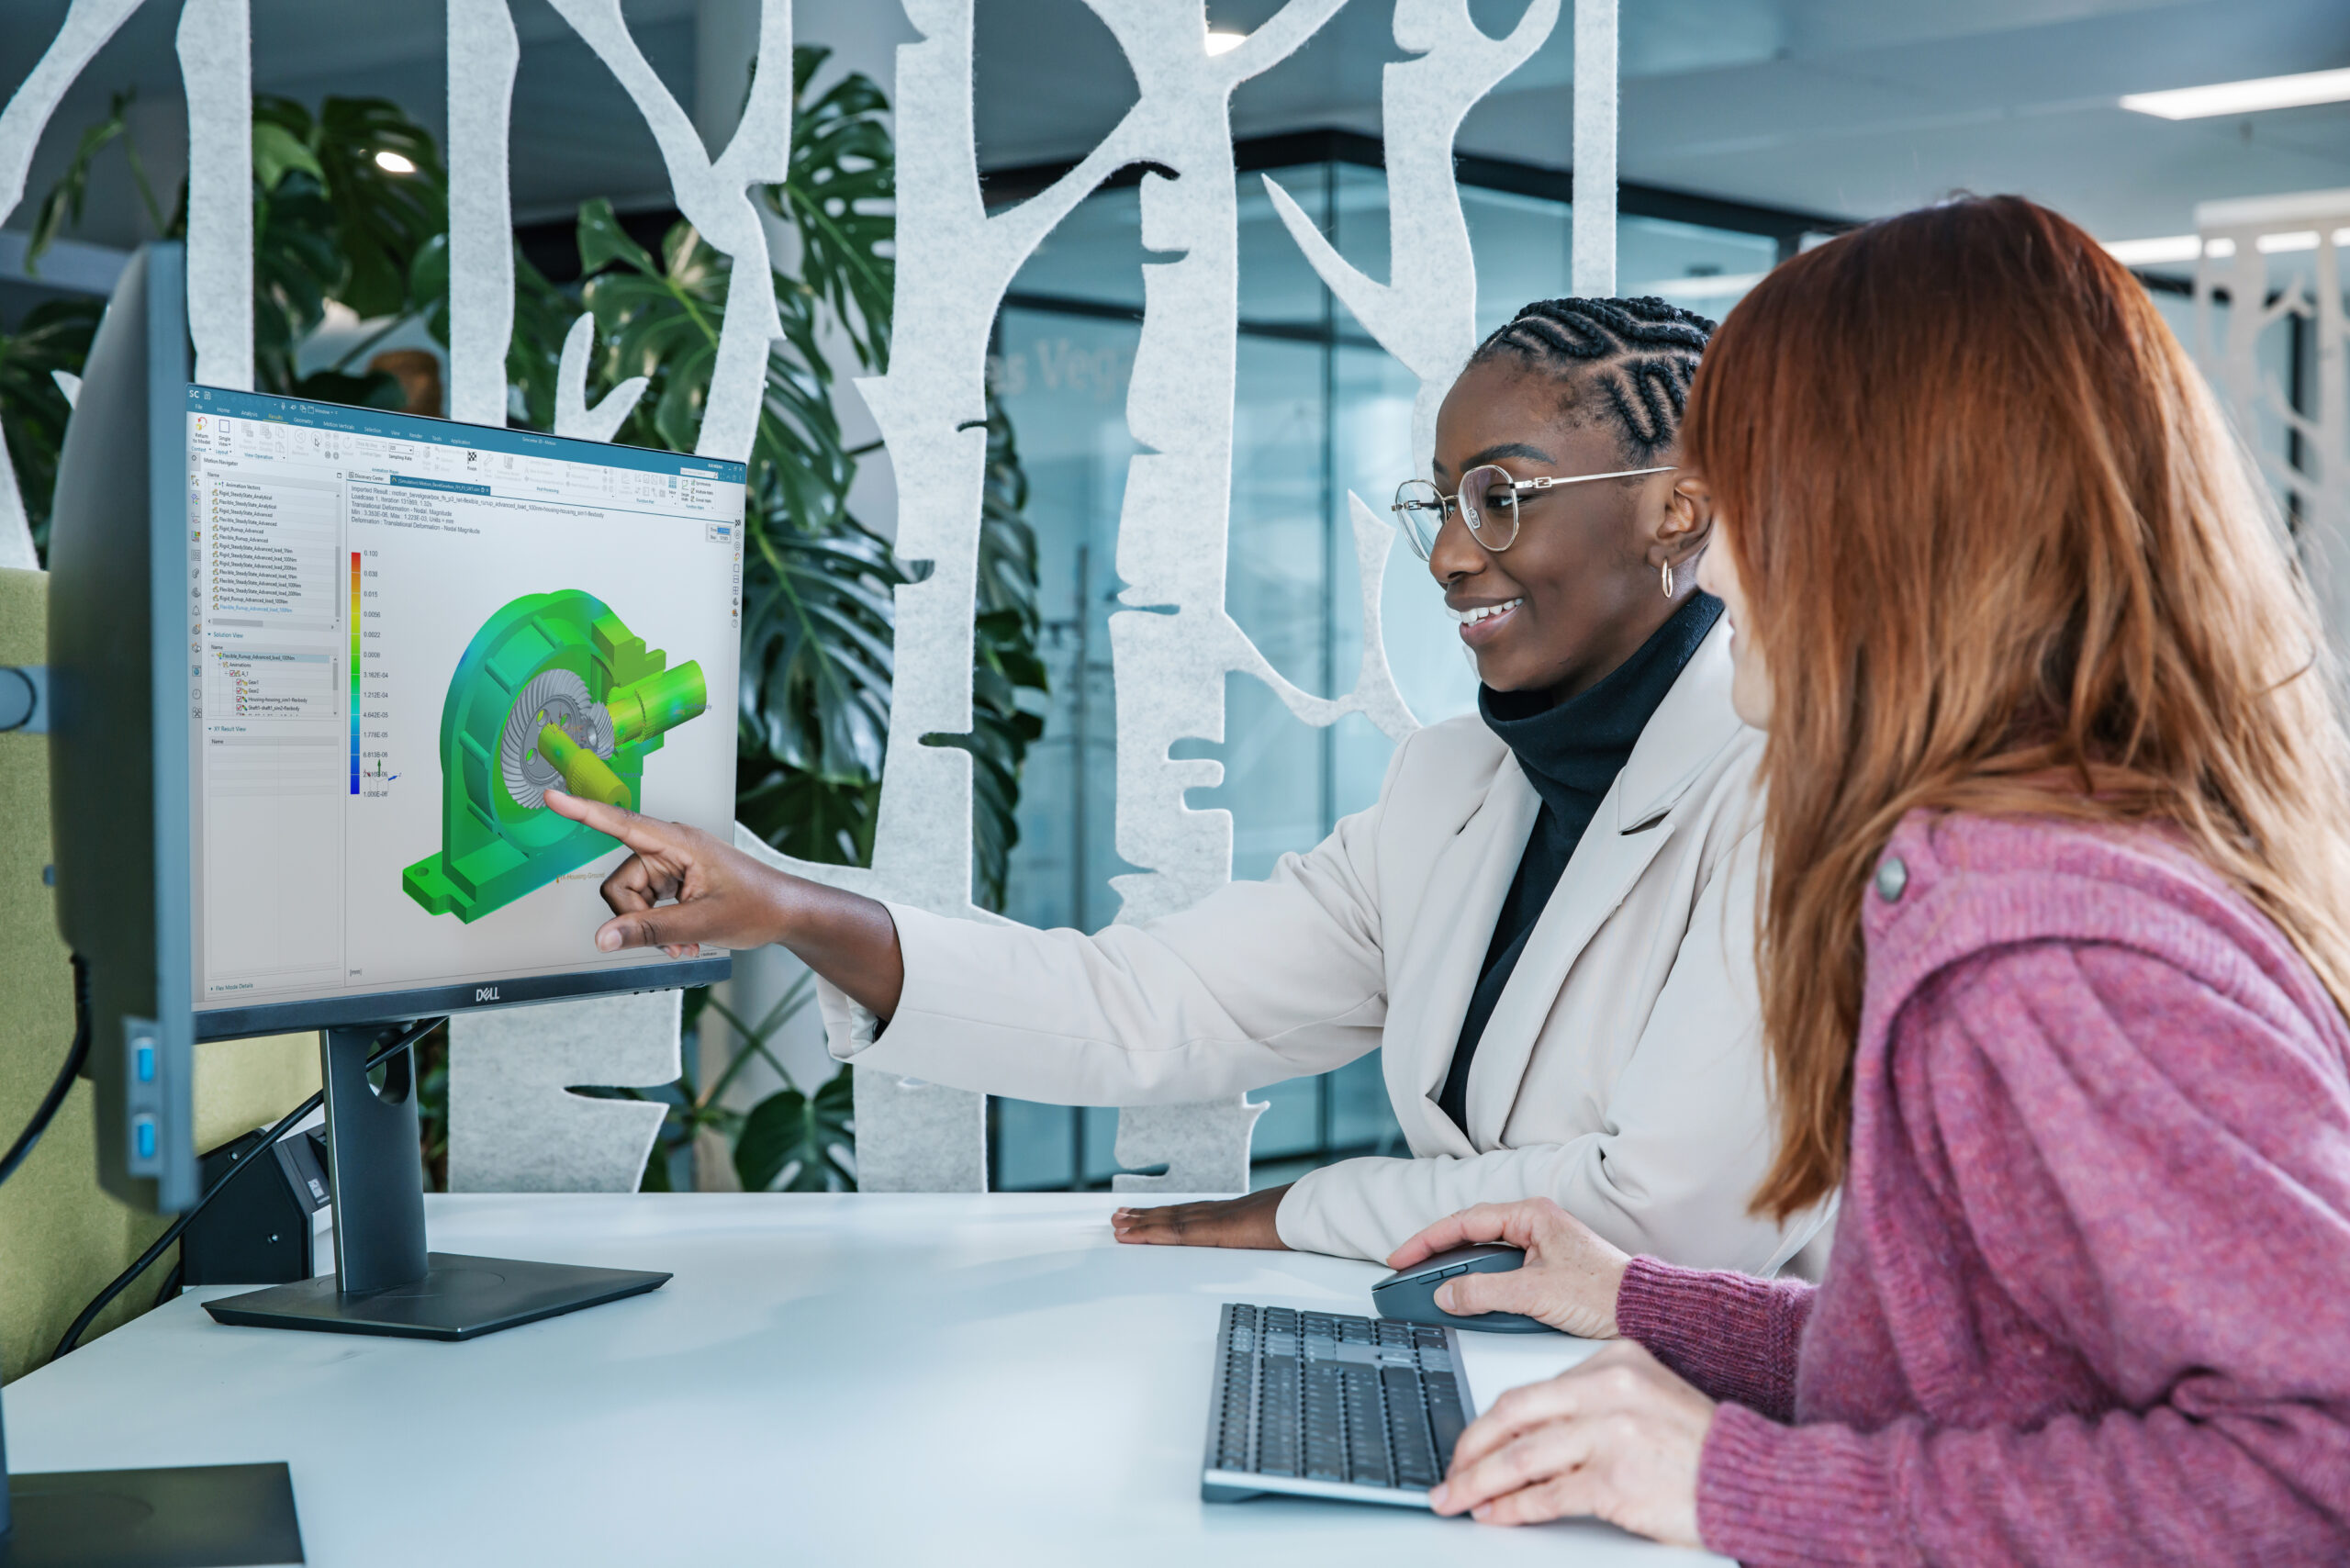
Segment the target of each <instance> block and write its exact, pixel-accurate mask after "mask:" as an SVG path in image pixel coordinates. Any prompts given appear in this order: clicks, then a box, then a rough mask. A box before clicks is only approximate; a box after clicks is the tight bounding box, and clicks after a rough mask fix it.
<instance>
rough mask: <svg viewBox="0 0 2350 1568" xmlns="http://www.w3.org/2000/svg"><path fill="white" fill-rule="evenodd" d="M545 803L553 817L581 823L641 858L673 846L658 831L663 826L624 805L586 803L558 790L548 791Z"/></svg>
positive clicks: (577, 797)
mask: <svg viewBox="0 0 2350 1568" xmlns="http://www.w3.org/2000/svg"><path fill="white" fill-rule="evenodd" d="M546 802H547V806H548V808H549V809H550V810H552V811H554V812H555V814H556V815H558V816H565V817H569V818H570V819H571V820H572V821H573V822H576V823H586V824H587V825H588V826H589V827H592V828H594V829H595V830H596V831H597V832H598V833H600V834H609V835H610V836H611V837H613V838H617V839H619V840H620V841H621V843H622V844H625V845H627V846H629V847H630V848H631V849H633V850H635V851H636V852H637V853H638V854H640V855H651V854H657V853H659V852H661V851H663V850H666V849H671V848H674V847H676V846H674V845H672V844H671V843H670V842H669V835H668V834H666V833H664V832H662V831H661V830H662V828H663V827H665V826H666V823H660V822H657V821H655V819H654V818H651V817H647V816H641V815H639V814H638V813H637V812H632V811H630V810H629V809H628V808H627V807H625V806H609V805H606V804H605V803H604V802H603V801H590V800H587V799H585V798H583V797H581V796H578V795H571V794H566V793H565V792H564V791H563V790H548V791H547V792H546Z"/></svg>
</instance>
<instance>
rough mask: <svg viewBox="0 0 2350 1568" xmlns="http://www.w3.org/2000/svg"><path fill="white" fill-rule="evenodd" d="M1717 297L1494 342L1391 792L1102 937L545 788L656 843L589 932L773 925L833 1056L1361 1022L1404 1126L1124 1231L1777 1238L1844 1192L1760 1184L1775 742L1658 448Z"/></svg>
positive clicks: (991, 1080) (1120, 1223) (1145, 1067)
mask: <svg viewBox="0 0 2350 1568" xmlns="http://www.w3.org/2000/svg"><path fill="white" fill-rule="evenodd" d="M1712 326H1713V324H1712V323H1711V322H1709V321H1707V320H1706V319H1704V318H1702V317H1698V316H1695V315H1692V314H1690V313H1689V312H1687V311H1685V310H1680V309H1676V308H1673V307H1672V306H1670V305H1667V304H1665V303H1663V302H1662V301H1661V300H1656V299H1552V300H1544V301H1542V302H1540V303H1538V304H1534V305H1529V306H1527V308H1525V309H1524V310H1521V311H1520V312H1518V314H1517V316H1516V318H1515V319H1513V320H1511V321H1510V322H1509V323H1508V325H1506V326H1505V327H1503V328H1502V329H1501V330H1499V331H1497V332H1495V333H1494V335H1493V336H1492V337H1491V338H1490V339H1488V340H1487V341H1486V342H1484V343H1483V345H1482V346H1481V347H1480V348H1479V349H1478V350H1477V352H1476V354H1475V355H1474V356H1473V357H1472V360H1471V361H1470V364H1469V365H1468V367H1467V368H1466V369H1465V370H1464V371H1463V372H1462V373H1461V375H1460V379H1459V381H1458V383H1457V384H1456V385H1455V386H1453V388H1452V389H1451V391H1450V393H1449V395H1448V396H1447V398H1445V401H1444V406H1443V408H1442V409H1441V411H1440V413H1439V415H1438V422H1437V441H1436V454H1435V459H1436V461H1435V472H1434V473H1433V474H1432V475H1430V476H1426V477H1422V478H1416V479H1413V480H1410V481H1407V482H1406V483H1405V484H1404V485H1403V486H1402V487H1401V488H1400V490H1399V492H1398V494H1397V496H1396V500H1395V516H1396V520H1397V521H1398V524H1399V526H1400V527H1401V529H1402V531H1403V532H1404V536H1405V538H1406V540H1407V541H1408V542H1409V543H1411V545H1412V547H1413V549H1414V550H1415V552H1416V554H1418V555H1419V556H1420V557H1421V558H1422V559H1423V560H1424V561H1426V562H1427V567H1428V570H1429V573H1430V574H1431V575H1432V576H1433V577H1434V578H1435V579H1436V583H1437V585H1438V588H1441V589H1442V590H1443V593H1444V596H1445V602H1446V605H1447V607H1448V608H1449V610H1450V611H1451V613H1452V615H1453V617H1454V618H1455V620H1457V621H1458V622H1460V639H1461V642H1462V644H1463V645H1464V646H1465V647H1466V649H1467V650H1468V652H1469V654H1470V655H1472V657H1473V659H1474V660H1475V663H1476V666H1477V670H1478V674H1479V676H1480V678H1481V679H1482V682H1483V689H1482V690H1481V692H1480V696H1479V708H1480V711H1479V712H1478V713H1477V714H1475V715H1472V716H1468V717H1464V718H1460V719H1456V720H1453V721H1450V722H1446V723H1441V724H1437V725H1434V726H1431V727H1429V728H1427V729H1424V730H1421V731H1419V732H1418V733H1417V734H1414V735H1412V736H1410V737H1409V738H1408V739H1406V740H1405V741H1404V742H1403V744H1402V745H1399V746H1398V747H1397V748H1396V752H1395V756H1394V759H1393V762H1392V763H1391V764H1390V765H1389V768H1388V773H1387V778H1386V782H1385V784H1384V785H1383V786H1382V790H1381V792H1380V798H1379V801H1378V802H1377V803H1376V804H1374V805H1373V806H1371V809H1369V810H1368V811H1365V812H1360V813H1359V814H1357V815H1355V816H1352V817H1349V818H1348V819H1347V820H1345V821H1344V822H1342V823H1339V824H1338V826H1337V830H1336V831H1335V832H1334V833H1332V834H1331V835H1330V836H1329V837H1328V838H1327V839H1326V840H1325V841H1324V842H1323V843H1322V844H1321V845H1320V846H1317V847H1316V848H1315V849H1313V850H1312V851H1310V852H1308V853H1306V854H1304V855H1292V856H1288V857H1284V858H1283V859H1282V861H1281V865H1280V866H1279V867H1278V868H1276V870H1275V871H1274V873H1273V875H1272V876H1271V877H1270V879H1267V880H1265V881H1262V882H1235V883H1232V884H1230V885H1228V886H1226V887H1225V888H1222V889H1220V890H1217V891H1216V892H1214V893H1213V894H1211V895H1210V896H1209V897H1207V898H1206V899H1203V901H1201V902H1199V903H1198V904H1196V905H1194V906H1193V907H1192V908H1191V909H1188V910H1185V911H1183V912H1182V913H1179V914H1174V915H1170V916H1168V917H1166V918H1164V919H1160V920H1157V921H1153V922H1150V923H1149V924H1142V925H1113V926H1112V927H1110V928H1109V929H1107V930H1104V931H1102V932H1099V933H1096V934H1094V935H1083V934H1080V933H1078V932H1074V931H1053V932H1039V931H1033V930H1029V929H1026V928H1024V927H1020V926H986V925H979V924H971V923H968V922H962V921H949V920H942V919H939V918H937V917H935V916H933V915H930V914H926V913H923V912H921V911H919V910H913V909H906V908H901V907H898V906H895V905H890V906H884V905H882V904H879V903H876V902H872V901H870V900H867V899H862V898H858V897H856V895H854V894H849V893H843V892H838V891H834V890H830V889H826V888H822V887H817V886H815V885H813V884H811V883H807V882H803V881H800V880H799V879H794V878H791V877H789V876H786V875H783V874H781V873H779V872H776V871H773V870H770V869H768V868H765V867H762V866H760V865H758V864H757V863H755V862H754V861H751V860H749V859H747V858H746V857H742V856H740V855H737V854H736V853H735V852H734V851H733V850H732V849H731V848H728V847H727V846H722V845H720V844H718V843H716V842H714V841H712V840H711V839H709V838H706V837H704V836H703V835H701V834H695V833H693V832H692V831H691V830H689V829H686V828H680V827H673V826H670V825H668V824H665V823H648V822H645V821H643V819H639V818H632V817H630V816H628V815H627V814H626V813H623V812H615V811H613V810H612V809H611V808H609V807H602V806H597V805H593V804H591V803H588V802H586V801H569V800H558V798H557V797H555V796H554V795H550V796H549V800H550V801H554V802H556V806H557V809H558V810H561V811H564V812H567V813H569V814H572V815H576V816H578V817H580V818H581V819H582V820H584V821H587V822H589V823H592V824H594V825H595V826H597V827H599V828H601V829H603V830H604V831H606V832H608V833H610V834H614V835H615V836H617V837H619V838H621V840H623V841H624V842H626V843H627V844H628V845H629V846H631V847H632V848H633V849H635V850H636V851H637V855H636V857H634V858H633V859H632V860H630V861H628V862H627V863H626V864H624V865H623V866H622V867H621V869H620V870H619V871H617V872H615V873H614V874H613V876H612V879H610V881H609V882H608V883H607V884H606V887H605V896H606V898H607V900H608V901H609V902H610V904H611V906H612V908H613V910H614V912H615V918H614V919H613V920H611V921H610V923H609V924H606V926H605V927H604V928H603V929H602V930H601V931H600V932H599V933H598V942H599V946H604V947H607V948H610V947H617V946H639V945H648V944H661V945H670V946H675V945H677V944H682V943H692V942H716V943H719V944H721V945H723V946H750V945H755V944H756V943H760V942H768V941H779V942H782V943H783V944H784V945H785V946H789V947H790V948H791V949H792V950H793V951H794V952H796V953H798V954H799V955H800V957H801V958H803V959H805V960H806V961H807V963H808V964H809V966H810V967H811V969H814V970H815V971H816V973H817V975H818V976H819V977H820V978H821V979H822V980H823V981H824V982H826V984H825V1000H826V1006H827V1016H828V1022H829V1024H830V1025H831V1031H832V1043H833V1049H834V1055H836V1056H838V1057H841V1058H845V1059H850V1060H855V1061H858V1062H861V1063H863V1064H866V1065H868V1066H872V1067H876V1068H881V1069H885V1070H889V1071H892V1072H902V1073H908V1074H912V1075H913V1076H916V1077H919V1078H923V1079H926V1080H929V1081H934V1082H940V1083H946V1084H949V1085H952V1086H955V1087H957V1088H967V1089H976V1090H984V1091H987V1092H990V1093H998V1094H1009V1095H1015V1096H1019V1097H1021V1098H1024V1099H1030V1100H1042V1101H1046V1102H1054V1103H1076V1104H1095V1105H1131V1104H1139V1103H1150V1102H1168V1101H1174V1102H1181V1101H1189V1100H1202V1099H1206V1098H1208V1097H1210V1096H1212V1095H1218V1094H1230V1093H1232V1092H1236V1091H1240V1090H1247V1089H1252V1088H1256V1087H1258V1086H1259V1085H1262V1084H1266V1083H1270V1082H1274V1081H1278V1080H1281V1079H1285V1078H1292V1077H1296V1076H1299V1075H1301V1074H1305V1073H1314V1072H1322V1071H1326V1070H1329V1069H1331V1068H1334V1067H1337V1066H1338V1065H1340V1064H1341V1063H1343V1062H1346V1061H1348V1060H1350V1059H1352V1058H1356V1057H1360V1056H1362V1055H1364V1054H1365V1053H1367V1052H1369V1051H1371V1050H1373V1049H1380V1050H1382V1068H1383V1070H1384V1075H1385V1079H1386V1083H1387V1088H1388V1092H1389V1097H1390V1099H1391V1101H1392V1102H1393V1105H1394V1108H1395V1113H1396V1116H1397V1118H1398V1120H1399V1121H1400V1122H1401V1123H1402V1126H1403V1129H1404V1137H1405V1138H1406V1139H1407V1140H1408V1142H1409V1146H1410V1148H1411V1154H1410V1156H1409V1157H1408V1158H1395V1159H1386V1158H1376V1159H1349V1160H1345V1161H1342V1162H1340V1163H1337V1164H1335V1165H1331V1166H1327V1167H1325V1168H1324V1169H1322V1170H1315V1171H1313V1172H1311V1173H1309V1174H1307V1175H1305V1176H1304V1177H1302V1178H1300V1179H1299V1180H1298V1181H1297V1182H1294V1183H1292V1184H1291V1185H1289V1186H1287V1187H1282V1188H1276V1189H1273V1190H1270V1191H1267V1192H1261V1193H1252V1194H1250V1195H1249V1196H1248V1197H1244V1198H1237V1199H1233V1200H1229V1201H1224V1202H1214V1203H1194V1204H1168V1205H1161V1206H1158V1207H1153V1208H1138V1209H1127V1210H1123V1211H1121V1212H1120V1213H1119V1214H1118V1215H1117V1216H1116V1217H1115V1220H1114V1226H1115V1230H1116V1233H1117V1236H1118V1238H1119V1239H1120V1240H1122V1241H1129V1242H1145V1243H1154V1242H1155V1243H1176V1244H1189V1245H1196V1246H1224V1247H1265V1248H1281V1247H1291V1248H1298V1249H1309V1250H1314V1251H1320V1252H1329V1253H1337V1254H1339V1255H1342V1256H1350V1257H1357V1258H1369V1259H1378V1258H1384V1257H1385V1256H1387V1254H1388V1253H1389V1252H1390V1251H1391V1250H1393V1249H1394V1248H1395V1247H1396V1246H1397V1245H1398V1244H1400V1243H1401V1242H1402V1241H1403V1240H1404V1238H1407V1237H1409V1236H1410V1235H1412V1234H1413V1233H1414V1232H1415V1231H1416V1230H1418V1229H1420V1228H1421V1227H1423V1226H1427V1225H1428V1224H1430V1223H1431V1222H1433V1221H1435V1220H1437V1219H1438V1218H1440V1217H1441V1216H1443V1215H1448V1214H1450V1213H1452V1212H1453V1211H1455V1210H1457V1209H1460V1208H1463V1207H1465V1206H1467V1205H1469V1204H1475V1203H1483V1202H1505V1201H1509V1200H1515V1199H1523V1198H1530V1197H1542V1198H1547V1199H1550V1200H1552V1201H1555V1202H1556V1203H1558V1204H1561V1205H1562V1206H1563V1207H1564V1208H1565V1209H1566V1210H1567V1211H1568V1212H1569V1213H1571V1214H1573V1215H1576V1216H1578V1217H1579V1218H1580V1219H1582V1220H1583V1222H1584V1223H1585V1224H1587V1225H1588V1226H1591V1227H1592V1228H1593V1229H1594V1230H1595V1231H1596V1232H1598V1233H1599V1234H1600V1235H1602V1236H1605V1237H1606V1238H1609V1239H1610V1240H1611V1241H1613V1242H1614V1243H1616V1244H1617V1245H1618V1246H1620V1247H1623V1248H1625V1249H1628V1250H1634V1251H1640V1252H1646V1253H1650V1254H1653V1255H1655V1256H1658V1257H1662V1258H1667V1259H1670V1260H1673V1261H1675V1262H1678V1263H1683V1264H1686V1265H1689V1266H1692V1267H1706V1268H1737V1269H1743V1270H1747V1271H1753V1272H1757V1273H1764V1274H1767V1273H1771V1272H1774V1271H1777V1270H1778V1269H1779V1267H1780V1266H1781V1265H1782V1264H1784V1263H1785V1261H1786V1260H1787V1259H1788V1258H1789V1257H1790V1256H1791V1255H1793V1254H1794V1253H1795V1252H1796V1250H1797V1249H1799V1248H1800V1247H1801V1246H1802V1245H1803V1243H1804V1242H1805V1241H1806V1240H1807V1238H1809V1237H1810V1236H1811V1235H1812V1234H1813V1233H1814V1232H1815V1231H1816V1230H1817V1229H1818V1226H1819V1224H1820V1221H1821V1217H1822V1215H1823V1213H1824V1210H1825V1208H1826V1206H1827V1205H1826V1203H1825V1201H1824V1199H1821V1200H1815V1201H1813V1202H1809V1203H1807V1204H1801V1205H1796V1206H1795V1207H1792V1208H1790V1209H1788V1210H1787V1211H1785V1212H1784V1213H1780V1214H1775V1215H1764V1216H1758V1215H1753V1214H1751V1213H1749V1212H1748V1206H1747V1198H1748V1195H1749V1194H1750V1193H1751V1192H1752V1190H1753V1188H1754V1185H1755V1183H1756V1182H1759V1181H1760V1180H1761V1179H1762V1174H1763V1171H1764V1170H1765V1169H1766V1167H1767V1165H1768V1163H1769V1158H1770V1148H1771V1142H1770V1126H1769V1117H1768V1112H1767V1109H1766V1106H1767V1100H1766V1096H1765V1093H1764V1086H1763V1076H1762V1055H1761V1047H1760V1044H1759V1038H1760V1036H1759V1025H1758V1014H1757V1007H1756V1001H1755V984H1754V973H1753V913H1754V906H1755V846H1756V844H1757V829H1758V827H1759V824H1760V816H1759V813H1758V811H1757V810H1756V809H1755V807H1754V803H1753V801H1752V799H1751V778H1752V768H1753V762H1754V757H1755V755H1756V750H1757V747H1758V746H1759V745H1760V741H1761V737H1760V736H1759V735H1757V734H1755V733H1754V732H1753V731H1751V730H1749V729H1746V728H1745V727H1743V726H1742V725H1741V724H1740V722H1739V721H1738V717H1737V715H1736V712H1735V711H1733V709H1732V708H1731V705H1730V661H1729V652H1728V649H1727V630H1728V629H1727V628H1726V627H1724V626H1723V625H1722V624H1721V614H1722V606H1721V601H1720V600H1719V599H1715V598H1713V597H1712V596H1710V595H1708V594H1706V593H1703V592H1701V591H1699V589H1698V588H1697V587H1696V564H1697V560H1698V557H1699V555H1700V554H1702V553H1703V551H1704V550H1705V548H1706V545H1707V540H1708V539H1709V537H1710V536H1711V530H1712V526H1713V519H1712V514H1711V512H1710V510H1708V507H1707V501H1706V495H1705V491H1704V490H1703V488H1702V487H1699V486H1698V485H1696V484H1695V481H1694V478H1693V477H1692V476H1689V475H1688V474H1687V473H1685V472H1684V470H1683V468H1682V467H1681V466H1680V458H1679V444H1678V443H1679V438H1680V424H1681V416H1682V410H1683V408H1684V405H1685V403H1686V401H1687V398H1688V396H1689V388H1690V385H1691V380H1692V378H1693V376H1694V375H1695V372H1696V368H1697V364H1698V360H1699V357H1700V355H1701V354H1702V353H1704V350H1705V346H1706V342H1707V336H1708V334H1709V333H1710V332H1711V330H1712ZM667 897H675V898H677V900H678V901H679V902H677V904H676V905H675V906H664V907H659V908H655V907H654V906H655V903H656V902H658V901H659V900H661V899H664V898H667Z"/></svg>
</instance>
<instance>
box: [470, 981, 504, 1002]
mask: <svg viewBox="0 0 2350 1568" xmlns="http://www.w3.org/2000/svg"><path fill="white" fill-rule="evenodd" d="M474 1000H475V1001H476V1002H496V1001H497V1000H498V988H497V987H496V986H494V985H480V986H476V987H475V988H474Z"/></svg>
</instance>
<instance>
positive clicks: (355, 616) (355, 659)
mask: <svg viewBox="0 0 2350 1568" xmlns="http://www.w3.org/2000/svg"><path fill="white" fill-rule="evenodd" d="M351 792H352V793H353V794H354V795H356V794H357V793H359V552H358V551H356V550H353V552H352V553H351Z"/></svg>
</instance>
